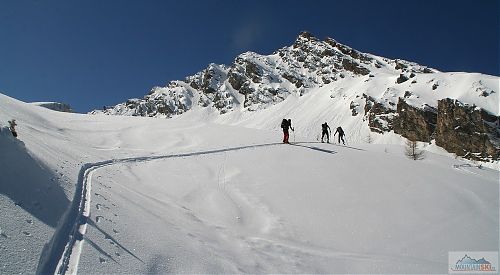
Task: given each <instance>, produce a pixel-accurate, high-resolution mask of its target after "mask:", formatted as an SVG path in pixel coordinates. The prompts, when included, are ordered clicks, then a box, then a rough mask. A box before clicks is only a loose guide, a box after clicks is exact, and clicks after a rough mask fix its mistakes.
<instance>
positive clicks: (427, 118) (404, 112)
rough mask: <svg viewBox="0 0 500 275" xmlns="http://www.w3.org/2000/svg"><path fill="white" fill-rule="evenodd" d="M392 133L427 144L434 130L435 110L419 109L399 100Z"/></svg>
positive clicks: (429, 108)
mask: <svg viewBox="0 0 500 275" xmlns="http://www.w3.org/2000/svg"><path fill="white" fill-rule="evenodd" d="M397 113H398V115H397V117H396V119H395V120H394V133H396V134H400V135H402V136H403V137H405V138H407V139H411V140H416V141H425V142H429V141H431V140H432V138H433V134H434V131H435V128H436V121H437V110H436V109H435V108H432V107H430V106H426V107H425V108H423V109H419V108H416V107H413V106H410V105H408V104H407V103H406V102H405V101H404V99H402V98H399V101H398V105H397Z"/></svg>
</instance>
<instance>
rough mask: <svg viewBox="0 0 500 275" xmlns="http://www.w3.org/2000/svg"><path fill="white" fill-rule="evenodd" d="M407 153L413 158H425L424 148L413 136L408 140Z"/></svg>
mask: <svg viewBox="0 0 500 275" xmlns="http://www.w3.org/2000/svg"><path fill="white" fill-rule="evenodd" d="M405 155H406V156H407V157H408V158H410V159H412V160H421V159H424V158H425V152H424V150H422V149H420V146H419V145H418V143H417V141H416V140H415V138H412V137H410V138H409V139H408V140H406V148H405Z"/></svg>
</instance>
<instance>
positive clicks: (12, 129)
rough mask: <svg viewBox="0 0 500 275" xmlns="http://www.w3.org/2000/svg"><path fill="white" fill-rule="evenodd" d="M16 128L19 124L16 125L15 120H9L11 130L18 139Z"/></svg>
mask: <svg viewBox="0 0 500 275" xmlns="http://www.w3.org/2000/svg"><path fill="white" fill-rule="evenodd" d="M16 126H17V123H16V120H15V119H13V120H9V130H10V132H11V133H12V135H13V136H14V137H17V132H16Z"/></svg>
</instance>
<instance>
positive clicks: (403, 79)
mask: <svg viewBox="0 0 500 275" xmlns="http://www.w3.org/2000/svg"><path fill="white" fill-rule="evenodd" d="M408 79H410V78H409V77H407V76H406V75H404V74H400V75H399V77H398V79H396V83H397V84H401V83H403V82H405V81H406V80H408Z"/></svg>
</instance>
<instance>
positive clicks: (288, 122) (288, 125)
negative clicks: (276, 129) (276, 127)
mask: <svg viewBox="0 0 500 275" xmlns="http://www.w3.org/2000/svg"><path fill="white" fill-rule="evenodd" d="M281 128H282V129H283V143H289V142H288V136H289V134H288V128H290V129H292V131H294V130H293V128H292V120H291V119H285V118H284V119H283V121H281Z"/></svg>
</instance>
